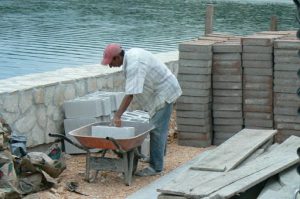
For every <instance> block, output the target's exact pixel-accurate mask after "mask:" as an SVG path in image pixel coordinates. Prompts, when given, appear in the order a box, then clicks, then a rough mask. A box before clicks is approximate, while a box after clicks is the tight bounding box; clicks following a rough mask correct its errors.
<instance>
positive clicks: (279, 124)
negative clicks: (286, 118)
mask: <svg viewBox="0 0 300 199" xmlns="http://www.w3.org/2000/svg"><path fill="white" fill-rule="evenodd" d="M275 128H276V129H287V130H297V131H300V124H297V123H282V122H275Z"/></svg>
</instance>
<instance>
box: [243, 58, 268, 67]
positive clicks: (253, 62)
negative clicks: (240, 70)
mask: <svg viewBox="0 0 300 199" xmlns="http://www.w3.org/2000/svg"><path fill="white" fill-rule="evenodd" d="M242 65H243V67H244V68H272V67H273V60H268V61H262V60H251V61H250V60H243V63H242Z"/></svg>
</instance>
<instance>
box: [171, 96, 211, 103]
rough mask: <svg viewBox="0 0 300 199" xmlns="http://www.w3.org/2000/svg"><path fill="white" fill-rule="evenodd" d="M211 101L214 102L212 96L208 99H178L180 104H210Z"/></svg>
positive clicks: (188, 97) (185, 97)
mask: <svg viewBox="0 0 300 199" xmlns="http://www.w3.org/2000/svg"><path fill="white" fill-rule="evenodd" d="M211 101H212V99H211V96H207V97H191V96H180V97H179V98H178V99H177V102H178V103H184V104H208V103H209V102H211Z"/></svg>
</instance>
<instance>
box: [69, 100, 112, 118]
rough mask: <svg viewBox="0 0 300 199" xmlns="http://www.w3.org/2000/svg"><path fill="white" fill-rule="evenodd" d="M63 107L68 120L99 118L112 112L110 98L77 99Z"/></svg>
mask: <svg viewBox="0 0 300 199" xmlns="http://www.w3.org/2000/svg"><path fill="white" fill-rule="evenodd" d="M63 106H64V110H65V116H66V118H78V117H99V116H103V115H109V114H110V113H111V111H112V109H111V100H110V97H100V98H97V97H90V98H84V97H82V98H76V99H75V100H70V101H65V102H64V105H63Z"/></svg>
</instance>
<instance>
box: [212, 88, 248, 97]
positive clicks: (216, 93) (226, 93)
mask: <svg viewBox="0 0 300 199" xmlns="http://www.w3.org/2000/svg"><path fill="white" fill-rule="evenodd" d="M242 95H243V92H242V90H221V89H214V90H213V96H214V97H216V96H224V97H238V96H242Z"/></svg>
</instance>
